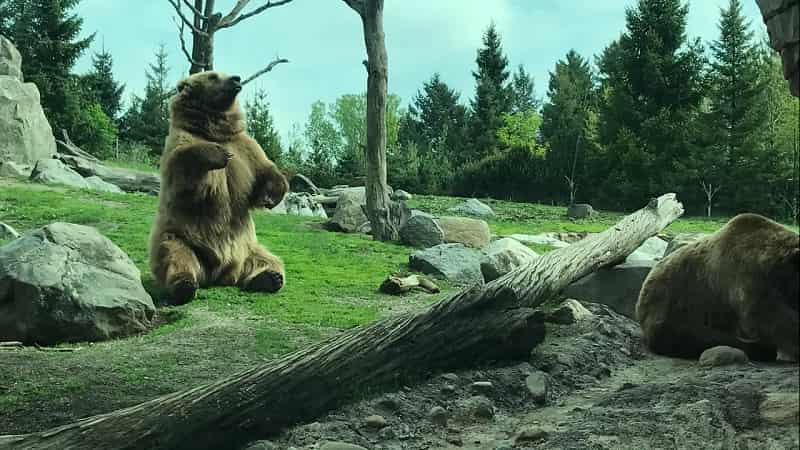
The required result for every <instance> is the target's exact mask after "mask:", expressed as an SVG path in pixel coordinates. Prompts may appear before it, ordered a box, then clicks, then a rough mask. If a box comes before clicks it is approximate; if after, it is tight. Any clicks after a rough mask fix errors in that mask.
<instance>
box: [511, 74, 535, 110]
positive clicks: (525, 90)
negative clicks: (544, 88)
mask: <svg viewBox="0 0 800 450" xmlns="http://www.w3.org/2000/svg"><path fill="white" fill-rule="evenodd" d="M540 107H541V104H540V102H539V100H538V99H537V98H536V94H535V92H534V87H533V77H531V76H530V75H529V74H528V72H526V71H525V67H523V66H522V64H520V65H519V66H518V67H517V71H516V72H514V75H513V77H512V78H511V112H513V113H520V112H527V111H539V108H540Z"/></svg>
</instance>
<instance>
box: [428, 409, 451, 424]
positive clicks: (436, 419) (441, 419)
mask: <svg viewBox="0 0 800 450" xmlns="http://www.w3.org/2000/svg"><path fill="white" fill-rule="evenodd" d="M428 418H429V419H430V420H431V422H433V423H434V424H435V425H438V426H440V427H444V426H447V410H446V409H444V408H442V407H441V406H434V407H433V408H431V410H430V412H428Z"/></svg>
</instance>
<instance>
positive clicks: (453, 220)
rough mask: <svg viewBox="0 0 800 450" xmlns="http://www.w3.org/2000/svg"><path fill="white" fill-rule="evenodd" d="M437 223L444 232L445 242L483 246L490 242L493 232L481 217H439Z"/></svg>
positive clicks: (473, 246) (475, 246)
mask: <svg viewBox="0 0 800 450" xmlns="http://www.w3.org/2000/svg"><path fill="white" fill-rule="evenodd" d="M436 223H438V224H439V227H440V228H441V229H442V231H443V232H444V242H445V243H454V244H464V245H466V246H467V247H472V248H483V247H485V246H486V245H488V244H489V240H490V239H491V238H492V234H491V232H490V231H489V224H488V223H486V222H484V221H483V220H480V219H469V218H466V217H439V218H438V219H436Z"/></svg>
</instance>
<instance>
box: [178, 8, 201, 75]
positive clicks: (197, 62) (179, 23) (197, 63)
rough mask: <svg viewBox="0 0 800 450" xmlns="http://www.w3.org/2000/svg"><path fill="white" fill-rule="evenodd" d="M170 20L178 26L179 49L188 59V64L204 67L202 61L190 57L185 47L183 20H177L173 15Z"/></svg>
mask: <svg viewBox="0 0 800 450" xmlns="http://www.w3.org/2000/svg"><path fill="white" fill-rule="evenodd" d="M172 21H173V22H175V25H176V26H177V27H178V37H179V38H180V39H181V50H182V51H183V54H184V55H186V59H187V60H189V64H192V65H194V66H200V67H205V64H204V63H202V62H199V61H195V59H194V58H192V54H191V53H189V49H188V48H187V47H186V39H184V38H183V30H184V23H183V21H181V22H178V20H177V19H175V17H174V16H173V17H172Z"/></svg>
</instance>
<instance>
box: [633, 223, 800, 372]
mask: <svg viewBox="0 0 800 450" xmlns="http://www.w3.org/2000/svg"><path fill="white" fill-rule="evenodd" d="M798 246H800V240H798V234H797V233H795V232H793V231H791V230H789V229H787V228H785V227H783V226H781V225H780V224H778V223H776V222H773V221H771V220H769V219H767V218H765V217H762V216H759V215H756V214H740V215H738V216H736V217H734V218H733V219H731V220H730V222H728V223H727V224H726V225H725V226H724V227H723V228H722V229H720V230H719V231H717V232H716V233H714V234H712V235H711V236H708V237H707V238H705V239H702V240H700V241H698V242H695V243H692V244H690V245H687V246H685V247H683V248H680V249H678V250H677V251H676V252H675V253H673V254H671V255H669V256H667V257H666V258H665V259H664V260H663V261H661V262H660V263H659V264H657V265H656V266H655V267H654V268H653V270H652V271H651V272H650V274H649V275H648V276H647V278H646V279H645V282H644V285H643V286H642V290H641V292H640V294H639V300H638V302H637V304H636V318H637V320H638V321H639V324H640V325H641V327H642V330H643V332H644V340H645V344H646V345H647V346H648V348H650V350H651V351H653V352H655V353H659V354H662V355H667V356H674V357H686V358H696V357H697V356H699V355H700V354H701V353H702V352H703V351H704V350H706V349H708V348H710V347H714V346H717V345H727V346H731V347H736V348H739V349H742V350H743V351H745V352H746V353H747V354H748V356H749V357H750V358H751V359H754V360H759V361H771V360H774V359H775V357H776V353H777V352H778V351H779V352H781V354H782V355H783V356H784V357H788V358H790V359H793V360H795V361H797V360H798V339H800V336H798V333H799V332H800V330H798V302H799V301H800V300H798V295H800V292H799V291H800V248H798Z"/></svg>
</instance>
